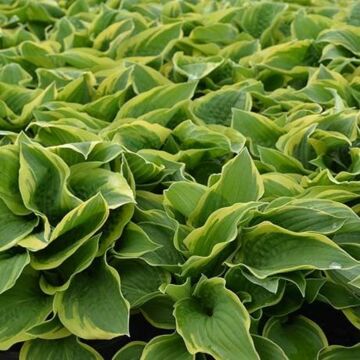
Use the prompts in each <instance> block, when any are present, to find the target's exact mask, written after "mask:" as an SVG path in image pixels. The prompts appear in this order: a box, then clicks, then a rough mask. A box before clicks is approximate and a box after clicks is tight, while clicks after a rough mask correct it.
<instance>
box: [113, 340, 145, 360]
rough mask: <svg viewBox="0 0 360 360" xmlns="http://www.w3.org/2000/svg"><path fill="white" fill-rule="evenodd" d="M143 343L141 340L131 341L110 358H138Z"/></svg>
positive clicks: (130, 359) (142, 348)
mask: <svg viewBox="0 0 360 360" xmlns="http://www.w3.org/2000/svg"><path fill="white" fill-rule="evenodd" d="M145 345H146V343H145V342H143V341H132V342H130V343H128V344H126V345H125V346H123V347H122V348H121V349H120V350H119V351H118V352H117V353H116V354H115V355H114V356H113V358H112V360H140V358H141V354H142V352H143V350H144V347H145Z"/></svg>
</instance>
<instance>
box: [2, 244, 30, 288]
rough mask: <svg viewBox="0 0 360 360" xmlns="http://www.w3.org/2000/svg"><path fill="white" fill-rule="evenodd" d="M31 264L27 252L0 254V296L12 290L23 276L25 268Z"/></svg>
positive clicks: (10, 251)
mask: <svg viewBox="0 0 360 360" xmlns="http://www.w3.org/2000/svg"><path fill="white" fill-rule="evenodd" d="M29 262H30V256H29V254H28V253H27V252H26V251H23V252H17V251H15V250H14V251H12V250H9V251H5V252H0V274H2V276H1V277H0V294H2V293H3V292H5V291H6V290H8V289H11V288H12V287H13V286H14V285H15V283H16V281H17V279H18V278H19V277H20V276H21V274H22V272H23V270H24V268H25V266H26V265H28V264H29Z"/></svg>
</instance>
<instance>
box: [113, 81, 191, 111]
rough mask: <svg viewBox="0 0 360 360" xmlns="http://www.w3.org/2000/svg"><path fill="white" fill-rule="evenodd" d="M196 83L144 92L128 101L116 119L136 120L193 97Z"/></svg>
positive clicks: (159, 87)
mask: <svg viewBox="0 0 360 360" xmlns="http://www.w3.org/2000/svg"><path fill="white" fill-rule="evenodd" d="M196 86H197V82H188V83H180V84H171V85H162V86H157V87H155V88H152V89H151V90H148V91H145V92H143V93H141V94H139V95H137V96H135V97H134V98H132V99H131V100H129V101H128V102H127V103H126V104H125V105H124V106H122V108H121V109H120V112H119V114H118V118H137V117H140V116H141V115H144V114H147V113H149V112H151V111H154V110H157V109H168V108H171V107H172V106H174V105H176V104H177V103H178V102H180V101H183V100H187V99H190V98H191V97H192V96H193V95H194V91H195V89H196Z"/></svg>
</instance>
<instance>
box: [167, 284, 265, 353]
mask: <svg viewBox="0 0 360 360" xmlns="http://www.w3.org/2000/svg"><path fill="white" fill-rule="evenodd" d="M174 315H175V319H176V329H177V332H178V333H179V334H180V335H181V337H182V338H183V339H184V341H185V345H186V347H187V349H188V351H189V352H190V354H196V353H197V352H205V353H206V354H209V355H211V356H213V357H214V358H215V359H219V360H220V359H228V360H233V359H234V360H235V359H239V356H240V357H242V358H244V359H249V360H251V359H260V357H259V355H258V354H257V352H256V350H255V346H254V343H253V341H252V339H251V336H250V333H249V329H250V317H249V314H248V313H247V311H246V310H245V308H244V306H243V304H242V303H241V302H240V300H239V299H238V297H237V296H236V295H235V294H234V293H233V292H231V291H230V290H227V289H226V288H225V282H224V280H223V279H221V278H213V279H202V281H200V282H199V283H198V284H197V286H196V288H195V290H194V293H193V296H192V297H190V298H185V299H183V300H179V301H178V302H177V303H176V304H175V310H174Z"/></svg>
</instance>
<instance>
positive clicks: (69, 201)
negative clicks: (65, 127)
mask: <svg viewBox="0 0 360 360" xmlns="http://www.w3.org/2000/svg"><path fill="white" fill-rule="evenodd" d="M68 177H69V168H68V167H67V165H66V164H65V163H64V161H63V160H62V159H61V158H60V157H58V156H56V155H55V154H53V153H51V152H50V151H48V150H47V149H45V148H43V147H41V146H39V145H35V144H25V143H22V144H21V145H20V170H19V188H20V193H21V196H22V199H23V201H24V204H25V206H26V207H27V208H28V209H29V210H32V211H34V212H35V213H38V214H44V215H46V216H47V217H48V218H49V219H50V221H54V220H55V219H59V218H60V217H62V216H64V215H65V214H66V213H67V212H68V211H70V210H71V209H73V208H74V207H75V206H77V205H78V204H79V203H80V200H79V199H77V198H76V197H75V196H74V195H73V194H71V193H70V191H69V190H68V188H67V186H66V182H67V179H68Z"/></svg>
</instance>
